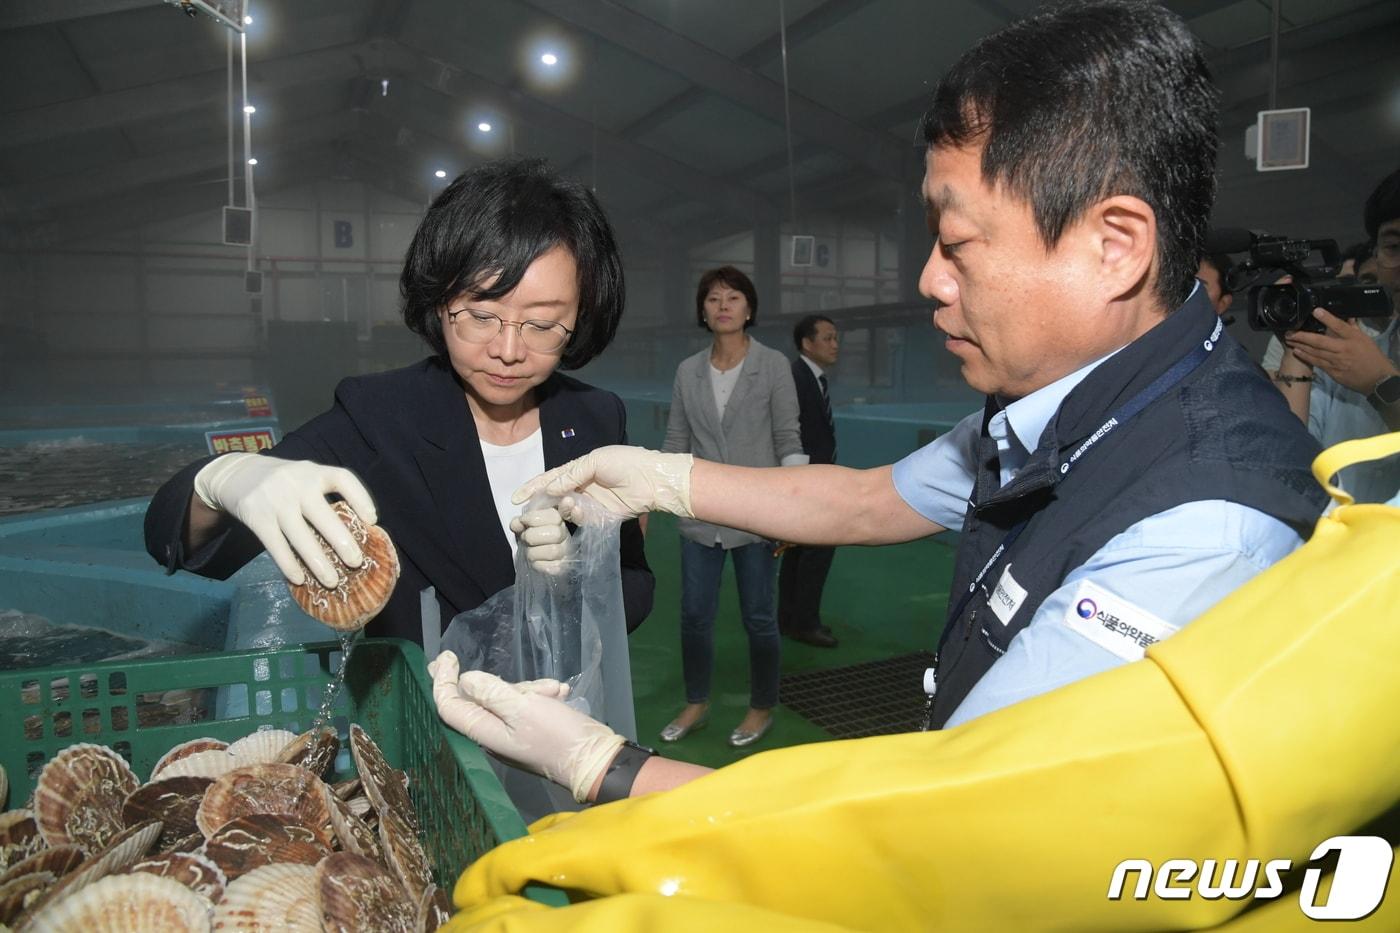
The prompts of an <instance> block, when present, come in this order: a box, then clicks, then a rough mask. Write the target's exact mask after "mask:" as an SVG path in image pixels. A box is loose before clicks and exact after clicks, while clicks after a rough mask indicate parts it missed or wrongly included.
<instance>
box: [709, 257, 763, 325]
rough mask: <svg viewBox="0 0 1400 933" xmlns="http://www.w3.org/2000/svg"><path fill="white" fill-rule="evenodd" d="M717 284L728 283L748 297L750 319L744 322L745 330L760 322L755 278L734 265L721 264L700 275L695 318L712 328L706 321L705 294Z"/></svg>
mask: <svg viewBox="0 0 1400 933" xmlns="http://www.w3.org/2000/svg"><path fill="white" fill-rule="evenodd" d="M716 285H728V286H729V287H730V288H732V289H734V290H735V291H736V292H743V295H744V297H745V298H746V299H748V302H749V319H748V320H747V321H745V322H744V329H745V330H747V329H748V328H750V327H753V326H754V325H755V324H757V323H758V290H757V289H756V288H754V287H753V280H752V279H750V278H749V277H748V276H747V275H745V274H744V273H743V272H741V271H740V270H738V269H736V268H734V267H733V266H720V267H719V268H718V269H711V270H709V271H708V272H706V273H705V274H704V275H702V276H700V285H699V286H698V287H697V288H696V289H695V320H696V322H697V323H698V324H699V325H700V326H701V327H703V328H704V329H705V330H709V329H710V325H709V324H706V323H705V296H706V295H708V294H709V293H710V289H712V288H714V287H715V286H716Z"/></svg>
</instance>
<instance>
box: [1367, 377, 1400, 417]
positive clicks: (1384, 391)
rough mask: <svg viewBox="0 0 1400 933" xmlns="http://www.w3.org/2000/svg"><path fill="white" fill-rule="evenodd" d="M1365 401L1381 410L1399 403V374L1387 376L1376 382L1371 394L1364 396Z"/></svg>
mask: <svg viewBox="0 0 1400 933" xmlns="http://www.w3.org/2000/svg"><path fill="white" fill-rule="evenodd" d="M1366 401H1368V402H1370V403H1371V407H1372V408H1374V409H1376V410H1377V411H1382V412H1383V411H1385V410H1386V409H1387V408H1391V407H1392V406H1394V405H1397V404H1400V376H1387V377H1386V378H1384V379H1382V380H1381V381H1380V382H1378V383H1376V387H1375V388H1374V389H1372V390H1371V394H1370V395H1368V396H1366Z"/></svg>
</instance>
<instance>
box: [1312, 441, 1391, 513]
mask: <svg viewBox="0 0 1400 933" xmlns="http://www.w3.org/2000/svg"><path fill="white" fill-rule="evenodd" d="M1392 454H1400V431H1396V432H1395V433H1393V434H1377V435H1376V436H1375V437H1363V438H1359V439H1357V440H1354V441H1342V442H1341V443H1340V444H1336V445H1334V446H1332V447H1328V448H1327V449H1326V450H1324V451H1323V452H1322V453H1320V454H1318V455H1317V458H1316V459H1315V460H1313V463H1312V471H1313V476H1315V477H1317V481H1318V482H1319V483H1320V484H1322V488H1323V489H1326V490H1327V494H1328V495H1330V496H1331V497H1332V498H1333V499H1334V500H1335V501H1336V503H1337V504H1338V505H1351V504H1352V502H1354V501H1355V500H1354V499H1352V496H1351V493H1349V492H1347V491H1346V490H1344V489H1342V488H1341V487H1340V486H1334V485H1332V477H1334V476H1336V475H1337V474H1338V473H1339V472H1341V471H1342V470H1343V469H1345V468H1346V467H1349V466H1351V465H1353V464H1356V463H1365V462H1366V461H1367V460H1379V459H1381V458H1382V457H1388V456H1390V455H1392Z"/></svg>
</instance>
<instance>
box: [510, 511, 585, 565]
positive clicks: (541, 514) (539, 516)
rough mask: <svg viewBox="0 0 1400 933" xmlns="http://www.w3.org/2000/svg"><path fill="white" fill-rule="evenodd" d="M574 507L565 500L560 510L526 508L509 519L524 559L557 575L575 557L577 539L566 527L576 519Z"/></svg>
mask: <svg viewBox="0 0 1400 933" xmlns="http://www.w3.org/2000/svg"><path fill="white" fill-rule="evenodd" d="M572 504H573V502H572V500H570V499H567V498H565V499H563V500H561V501H560V503H559V505H558V507H557V508H547V509H527V510H526V511H524V512H521V513H520V514H519V515H517V516H515V518H512V519H511V520H510V530H511V531H513V532H515V537H516V538H517V539H519V541H520V543H521V544H522V545H524V547H525V559H526V560H527V561H529V562H530V566H531V567H534V568H535V569H536V570H540V571H543V572H544V573H549V574H557V573H559V572H560V571H562V570H563V569H564V564H565V563H566V562H567V561H568V560H569V558H570V557H571V556H572V555H573V553H574V539H573V536H572V535H571V534H569V526H568V525H566V524H564V522H565V521H566V520H567V519H572V518H573V513H572V509H571V506H572Z"/></svg>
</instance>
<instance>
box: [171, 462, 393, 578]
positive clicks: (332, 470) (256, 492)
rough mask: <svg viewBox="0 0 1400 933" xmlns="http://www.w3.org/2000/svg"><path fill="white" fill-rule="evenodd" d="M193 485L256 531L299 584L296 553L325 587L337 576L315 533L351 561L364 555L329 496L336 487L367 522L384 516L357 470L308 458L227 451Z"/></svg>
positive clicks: (203, 498)
mask: <svg viewBox="0 0 1400 933" xmlns="http://www.w3.org/2000/svg"><path fill="white" fill-rule="evenodd" d="M194 491H195V494H196V495H197V496H199V498H200V500H201V501H203V503H204V504H205V505H207V506H209V508H211V509H214V510H215V511H217V512H224V513H227V514H229V515H232V516H233V517H234V518H236V519H238V520H239V521H240V522H242V523H243V524H244V525H246V526H247V527H248V530H249V531H251V532H252V533H253V534H255V535H257V537H258V540H259V541H261V542H262V543H263V547H265V548H267V553H268V554H270V555H271V556H272V559H273V561H274V562H275V563H276V564H277V569H279V570H281V571H282V575H283V576H284V577H286V578H287V579H288V580H289V581H291V582H292V583H294V584H301V583H305V582H306V577H305V575H304V574H303V573H302V570H301V566H300V565H299V564H298V563H297V558H298V557H299V558H301V563H302V564H305V565H306V567H307V569H308V570H310V571H311V572H312V574H314V575H315V577H316V579H317V580H320V581H321V583H322V584H323V585H324V586H327V587H333V586H335V585H336V584H337V583H339V582H340V575H339V574H337V573H336V571H335V568H334V567H333V566H331V563H330V561H328V560H326V556H325V554H324V553H322V551H321V545H320V543H319V542H318V541H317V539H316V535H317V533H319V534H320V536H321V537H322V538H324V539H325V540H326V542H327V543H328V544H330V546H331V547H333V548H334V549H335V552H336V554H337V555H338V556H339V557H340V559H341V560H343V561H345V563H346V564H347V565H348V566H350V567H358V566H360V564H361V563H363V562H364V555H363V554H362V553H361V552H360V547H359V545H357V544H356V543H355V539H354V538H353V537H352V536H351V534H350V531H349V529H347V528H346V527H345V524H344V523H343V522H342V521H341V520H340V519H339V518H337V517H336V514H335V511H334V510H333V509H332V508H331V507H330V503H328V502H327V501H326V495H327V494H328V493H338V494H339V495H340V496H341V498H343V499H344V500H345V502H346V503H347V504H348V505H349V506H350V508H352V509H354V510H355V514H357V515H359V516H360V518H361V519H362V520H363V521H364V522H365V523H366V524H369V525H373V524H375V523H376V522H377V521H378V520H379V518H378V513H377V512H376V511H375V508H374V499H372V498H371V497H370V494H369V491H368V490H366V489H365V487H364V485H363V484H362V483H361V482H360V480H359V478H358V477H356V476H355V474H354V473H351V472H350V471H349V470H347V469H344V468H342V467H330V466H322V465H321V464H319V463H311V462H310V461H307V460H282V459H280V458H278V457H268V456H264V455H262V454H251V453H231V454H224V455H223V456H221V457H216V458H214V459H213V460H211V461H210V462H209V463H208V465H206V466H205V467H204V469H202V470H200V471H199V472H198V473H196V474H195V477H194ZM313 528H314V529H315V532H313V531H312V529H313Z"/></svg>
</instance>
